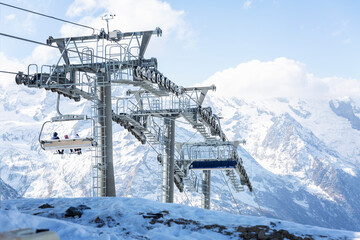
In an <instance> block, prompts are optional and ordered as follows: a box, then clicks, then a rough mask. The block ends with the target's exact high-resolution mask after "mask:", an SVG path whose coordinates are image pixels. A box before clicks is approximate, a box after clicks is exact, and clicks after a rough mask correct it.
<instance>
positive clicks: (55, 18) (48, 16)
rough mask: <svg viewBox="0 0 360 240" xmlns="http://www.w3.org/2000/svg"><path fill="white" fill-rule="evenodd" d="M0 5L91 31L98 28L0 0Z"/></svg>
mask: <svg viewBox="0 0 360 240" xmlns="http://www.w3.org/2000/svg"><path fill="white" fill-rule="evenodd" d="M0 5H4V6H7V7H10V8H15V9H18V10H21V11H25V12H29V13H32V14H36V15H39V16H43V17H47V18H51V19H54V20H57V21H61V22H65V23H69V24H73V25H76V26H79V27H83V28H88V29H92V30H93V31H95V30H98V31H99V29H95V28H93V27H89V26H86V25H83V24H80V23H75V22H71V21H68V20H65V19H61V18H57V17H53V16H50V15H46V14H43V13H39V12H35V11H31V10H28V9H25V8H21V7H17V6H14V5H10V4H7V3H3V2H0Z"/></svg>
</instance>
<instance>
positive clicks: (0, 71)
mask: <svg viewBox="0 0 360 240" xmlns="http://www.w3.org/2000/svg"><path fill="white" fill-rule="evenodd" d="M0 73H7V74H18V72H9V71H2V70H0Z"/></svg>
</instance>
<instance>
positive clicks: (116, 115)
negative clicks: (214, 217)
mask: <svg viewBox="0 0 360 240" xmlns="http://www.w3.org/2000/svg"><path fill="white" fill-rule="evenodd" d="M161 34H162V31H161V29H160V28H156V29H155V30H153V31H143V32H127V33H122V32H120V31H118V30H116V31H112V32H109V31H108V32H107V33H106V32H105V31H104V30H102V31H101V32H100V33H98V34H93V35H89V36H81V37H68V38H52V37H49V38H48V39H47V44H48V45H51V46H53V47H54V46H55V47H57V48H58V49H59V51H60V54H61V55H60V57H59V60H58V61H57V63H56V64H54V65H43V66H41V67H38V66H37V65H36V64H31V65H29V66H28V70H27V72H26V73H23V72H19V73H18V74H17V76H16V79H15V80H16V83H17V84H24V85H26V86H28V87H32V88H44V89H46V90H49V91H52V92H55V93H58V94H59V95H63V96H64V97H68V98H70V99H73V100H75V101H80V99H81V98H83V99H85V100H88V101H91V102H92V117H91V118H92V119H94V120H95V130H94V132H95V133H94V135H95V136H94V141H95V142H96V143H97V144H93V146H94V147H95V150H94V151H93V163H92V166H93V171H92V175H93V183H92V185H93V196H116V191H115V180H114V167H113V146H112V121H114V122H116V123H118V124H120V125H121V126H123V127H124V128H125V129H127V130H128V131H129V132H130V133H131V134H132V135H133V136H134V137H135V138H136V139H138V140H139V141H140V142H141V143H142V144H145V143H148V144H149V145H151V146H152V147H153V149H154V150H155V151H157V153H158V156H157V160H158V161H159V163H160V164H161V166H162V187H161V189H162V201H163V202H173V201H174V187H175V186H176V187H177V188H178V189H179V191H180V192H183V191H184V189H185V187H186V189H187V190H189V191H197V190H198V185H199V184H198V181H197V179H198V176H197V174H196V170H200V171H201V172H202V175H201V178H202V183H201V189H202V191H201V194H202V207H203V208H207V209H209V208H210V189H211V186H210V180H211V171H212V170H221V171H224V172H225V173H226V176H227V177H228V179H229V181H230V182H231V183H232V185H233V188H234V189H235V191H243V190H244V188H243V187H242V185H247V187H248V188H249V190H250V191H252V186H251V183H250V180H249V178H248V176H247V173H246V171H245V168H244V166H243V161H242V159H241V157H240V156H238V154H237V150H236V149H237V147H238V145H239V142H238V141H234V142H230V141H229V140H228V139H227V138H226V136H225V133H224V132H223V131H222V129H221V125H220V119H219V117H218V116H217V115H216V114H213V113H212V109H211V108H210V107H203V106H202V105H203V102H204V99H205V96H206V94H207V92H208V91H209V90H215V86H210V87H190V88H184V87H182V86H179V85H177V84H175V83H174V82H173V81H171V80H170V79H169V78H167V77H166V76H165V75H164V74H162V73H161V72H160V71H159V70H158V65H157V59H156V58H150V59H145V58H144V54H145V51H146V49H147V46H148V44H149V41H150V39H151V37H152V35H157V36H161ZM120 85H122V86H124V85H125V86H126V87H127V88H128V91H127V92H126V96H123V97H119V96H112V92H113V88H114V87H116V86H120ZM114 105H115V106H116V107H115V109H114V108H113V106H114ZM58 113H59V114H60V112H59V111H58ZM78 118H79V116H74V115H61V116H58V117H56V120H57V121H62V120H63V121H66V120H74V119H78ZM85 118H87V117H85ZM178 118H182V119H184V120H185V122H186V123H187V124H189V125H190V126H191V127H192V128H193V129H195V130H196V131H197V132H198V133H199V134H200V135H201V136H202V137H203V139H204V142H200V143H199V142H198V143H181V142H179V143H177V142H175V141H176V138H175V135H176V133H175V122H176V120H177V119H178ZM46 144H48V143H46ZM46 144H44V146H46ZM49 144H50V143H49ZM156 149H157V150H156Z"/></svg>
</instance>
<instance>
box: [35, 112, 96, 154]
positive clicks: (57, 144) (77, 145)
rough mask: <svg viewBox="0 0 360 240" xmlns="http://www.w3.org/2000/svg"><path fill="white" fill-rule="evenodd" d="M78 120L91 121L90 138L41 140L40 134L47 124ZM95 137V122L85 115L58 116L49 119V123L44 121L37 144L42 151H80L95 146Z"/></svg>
mask: <svg viewBox="0 0 360 240" xmlns="http://www.w3.org/2000/svg"><path fill="white" fill-rule="evenodd" d="M80 120H91V121H92V125H93V131H92V136H91V137H85V138H70V139H50V140H48V139H47V140H45V139H42V133H43V130H44V126H45V125H46V124H48V123H54V122H64V121H80ZM94 136H95V121H94V119H92V118H89V117H87V116H86V115H60V116H56V117H53V118H51V121H46V122H44V124H43V125H42V127H41V131H40V134H39V143H40V146H41V148H42V149H43V150H55V151H56V150H64V149H81V148H92V147H95V146H97V142H96V141H95V140H94Z"/></svg>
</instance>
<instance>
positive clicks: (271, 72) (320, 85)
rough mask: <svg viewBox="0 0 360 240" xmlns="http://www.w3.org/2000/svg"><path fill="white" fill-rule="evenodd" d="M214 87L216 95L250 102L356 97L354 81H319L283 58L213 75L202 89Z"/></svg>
mask: <svg viewBox="0 0 360 240" xmlns="http://www.w3.org/2000/svg"><path fill="white" fill-rule="evenodd" d="M211 84H215V85H216V87H217V94H219V95H221V96H230V97H233V96H237V97H246V98H251V99H264V98H274V97H296V98H333V97H342V96H350V97H353V96H358V95H359V92H360V81H359V80H357V79H350V78H341V77H328V78H319V77H316V76H314V75H313V74H311V73H308V72H307V71H306V66H305V64H303V63H301V62H298V61H294V60H291V59H287V58H277V59H275V60H273V61H268V62H260V61H258V60H253V61H250V62H246V63H241V64H239V65H238V66H236V67H235V68H229V69H225V70H223V71H221V72H217V73H215V74H214V75H213V76H211V77H210V78H209V79H208V80H206V81H205V82H204V83H203V85H211Z"/></svg>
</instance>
